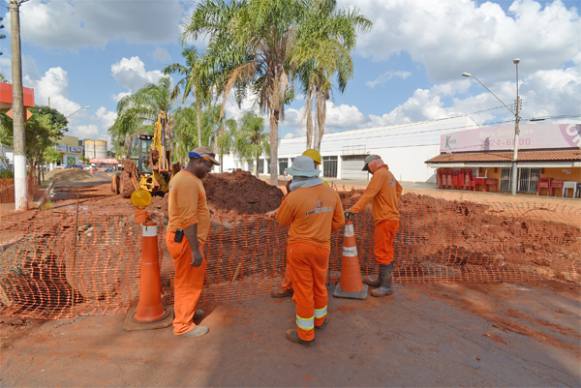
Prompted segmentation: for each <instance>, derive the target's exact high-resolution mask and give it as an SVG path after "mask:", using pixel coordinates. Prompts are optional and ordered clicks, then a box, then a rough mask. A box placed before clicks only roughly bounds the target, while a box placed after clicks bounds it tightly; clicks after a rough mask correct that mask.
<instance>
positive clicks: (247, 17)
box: [185, 0, 307, 184]
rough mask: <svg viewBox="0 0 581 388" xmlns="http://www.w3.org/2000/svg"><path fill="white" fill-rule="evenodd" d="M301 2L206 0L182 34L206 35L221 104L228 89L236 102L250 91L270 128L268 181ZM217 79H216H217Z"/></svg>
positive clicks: (275, 158)
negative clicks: (219, 80)
mask: <svg viewBox="0 0 581 388" xmlns="http://www.w3.org/2000/svg"><path fill="white" fill-rule="evenodd" d="M306 4H307V2H306V1H301V0H248V1H231V2H227V1H225V0H205V1H203V2H202V3H201V4H200V5H198V6H197V8H196V10H195V11H194V14H193V15H192V19H191V22H190V24H189V25H188V26H187V27H186V30H185V34H186V35H191V36H193V37H194V38H197V37H199V36H201V35H202V34H208V35H209V38H210V39H209V46H208V51H207V55H208V57H209V58H210V63H212V64H213V71H214V72H216V73H217V74H220V75H222V77H223V78H221V79H222V81H223V82H222V85H221V87H219V90H218V91H219V92H221V93H222V99H223V104H224V103H225V100H226V99H227V98H228V96H229V95H230V91H231V90H232V89H234V88H235V89H236V98H237V100H238V102H239V103H240V101H241V100H242V99H243V98H244V97H245V96H246V94H247V93H248V91H252V92H253V93H254V94H256V95H257V96H258V103H259V105H260V107H261V109H262V111H263V112H265V113H266V114H267V115H268V118H269V124H270V144H271V147H270V164H271V176H270V180H271V183H273V184H276V183H277V180H278V174H277V170H278V169H277V161H278V126H279V122H280V120H282V119H284V106H285V103H287V102H288V101H289V95H291V83H290V82H289V59H290V57H291V53H292V49H293V42H294V40H295V37H296V31H297V26H298V25H299V23H300V21H301V19H302V17H303V15H304V13H305V12H306ZM216 79H220V77H218V76H217V77H216Z"/></svg>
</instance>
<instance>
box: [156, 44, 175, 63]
mask: <svg viewBox="0 0 581 388" xmlns="http://www.w3.org/2000/svg"><path fill="white" fill-rule="evenodd" d="M152 56H153V59H155V60H156V61H158V62H161V63H166V64H167V63H169V62H171V54H170V53H169V51H167V50H166V49H164V48H163V47H156V49H155V50H153V54H152Z"/></svg>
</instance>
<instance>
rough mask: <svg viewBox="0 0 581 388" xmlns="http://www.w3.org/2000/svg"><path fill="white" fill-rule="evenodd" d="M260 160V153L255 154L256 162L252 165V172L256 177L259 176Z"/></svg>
mask: <svg viewBox="0 0 581 388" xmlns="http://www.w3.org/2000/svg"><path fill="white" fill-rule="evenodd" d="M259 161H260V154H256V160H255V162H256V164H255V165H254V173H255V174H256V177H257V178H258V177H259V176H260V172H259V171H258V162H259Z"/></svg>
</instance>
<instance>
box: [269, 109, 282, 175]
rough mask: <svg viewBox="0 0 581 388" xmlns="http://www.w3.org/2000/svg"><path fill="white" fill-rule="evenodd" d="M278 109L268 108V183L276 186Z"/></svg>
mask: <svg viewBox="0 0 581 388" xmlns="http://www.w3.org/2000/svg"><path fill="white" fill-rule="evenodd" d="M279 114H280V113H279V111H278V110H275V109H271V110H270V116H269V120H270V183H271V184H272V185H275V186H278V119H279Z"/></svg>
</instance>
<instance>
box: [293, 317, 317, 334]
mask: <svg viewBox="0 0 581 388" xmlns="http://www.w3.org/2000/svg"><path fill="white" fill-rule="evenodd" d="M296 322H297V327H298V328H299V329H303V330H313V329H314V328H315V317H310V318H303V317H300V316H298V315H297V316H296Z"/></svg>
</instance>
